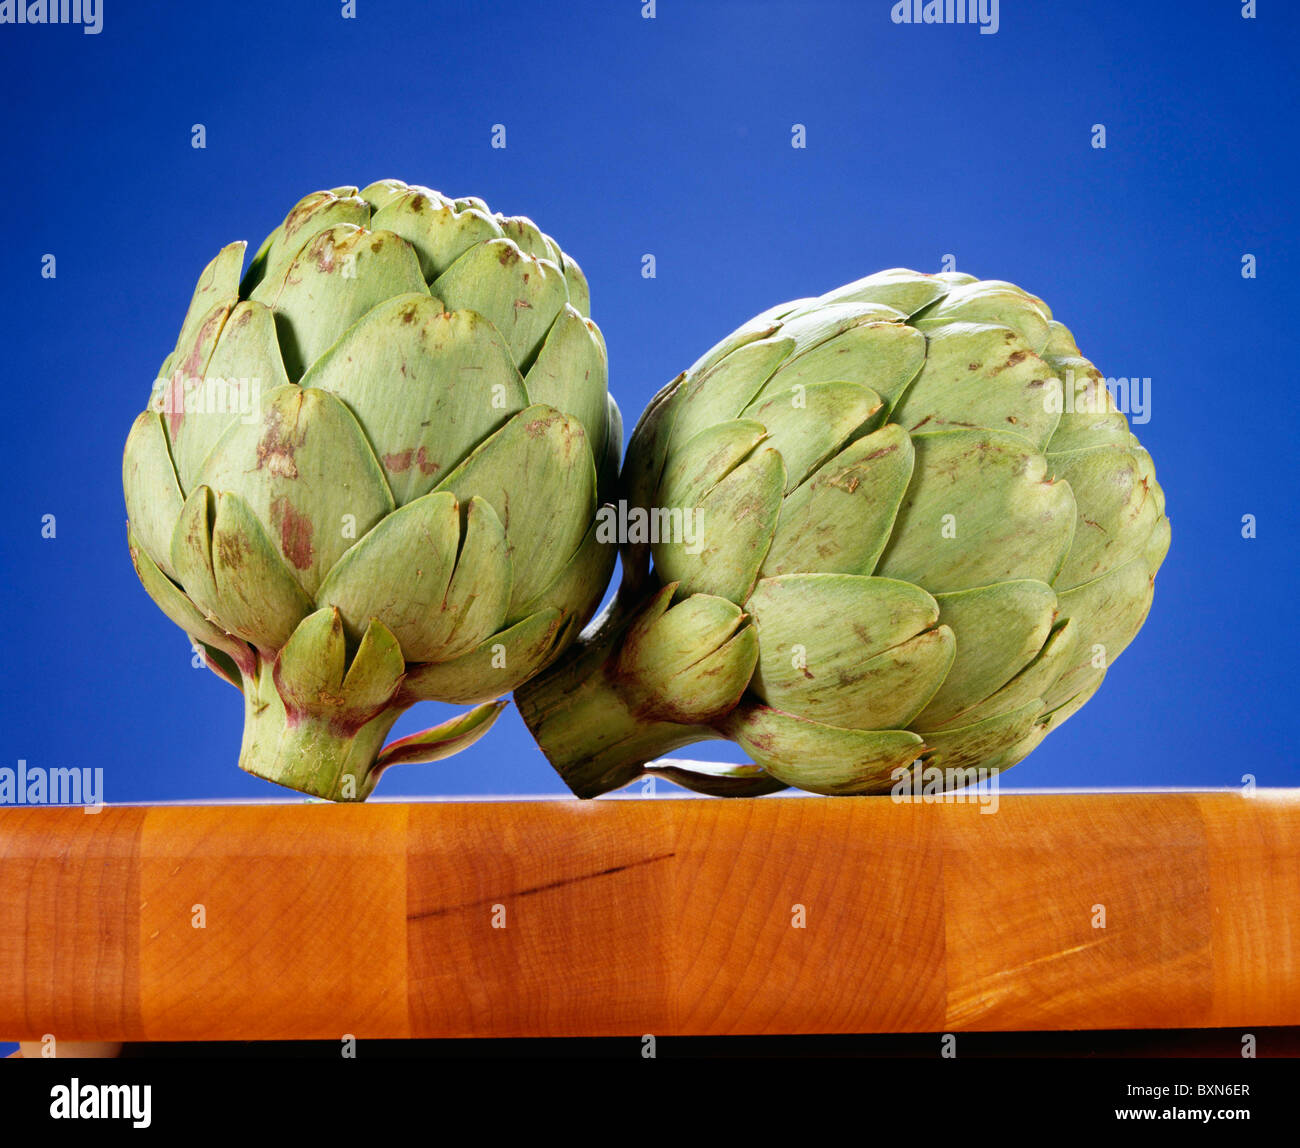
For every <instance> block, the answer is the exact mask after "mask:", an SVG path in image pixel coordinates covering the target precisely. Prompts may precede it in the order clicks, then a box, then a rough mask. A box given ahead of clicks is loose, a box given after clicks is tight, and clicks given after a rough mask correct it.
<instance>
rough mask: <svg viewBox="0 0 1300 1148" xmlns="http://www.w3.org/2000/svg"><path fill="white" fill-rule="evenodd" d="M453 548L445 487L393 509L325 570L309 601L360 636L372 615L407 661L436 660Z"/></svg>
mask: <svg viewBox="0 0 1300 1148" xmlns="http://www.w3.org/2000/svg"><path fill="white" fill-rule="evenodd" d="M459 546H460V506H459V504H458V503H457V501H456V499H455V497H454V496H453V495H451V494H449V493H447V492H445V491H444V492H440V493H437V494H426V495H424V497H422V498H417V499H416V500H415V501H414V502H408V503H407V504H406V505H405V506H401V507H398V509H396V510H395V511H393V513H392V514H390V515H388V516H387V517H386V518H384V519H383V520H382V521H381V522H379V523H378V525H376V526H375V528H374V529H373V530H371V531H370V532H369V533H368V534H366V536H365V537H364V538H362V539H361V541H359V542H358V543H357V544H356V545H355V546H353V547H352V548H351V549H350V550H349V551H348V552H347V553H346V554H344V555H343V557H342V558H340V559H339V561H338V563H337V564H336V565H335V566H334V567H333V568H332V569H331V570H330V572H329V573H328V574H327V575H326V576H325V580H324V581H323V582H322V583H321V585H320V589H319V590H317V592H316V601H317V602H318V603H319V604H320V605H321V606H333V607H335V608H336V609H337V610H338V612H339V614H340V615H341V616H342V619H343V625H344V628H345V629H346V631H347V633H348V634H349V636H350V637H352V638H353V639H354V640H356V639H359V638H360V636H361V634H362V633H363V631H364V630H365V629H366V627H367V625H368V624H369V621H370V619H371V618H379V619H381V620H382V621H383V623H384V625H385V626H387V627H388V629H389V630H391V631H392V633H393V635H394V637H396V639H397V641H398V644H399V645H400V646H401V648H402V652H403V654H404V655H405V657H406V660H407V661H410V662H422V661H426V660H429V659H433V658H436V657H437V655H438V651H439V650H440V649H441V648H442V645H443V641H444V640H445V634H443V633H441V632H440V625H439V622H440V619H439V618H438V614H439V611H440V610H441V609H442V606H443V599H444V598H445V597H446V594H447V587H448V585H449V584H450V583H451V576H452V571H453V570H454V569H455V565H456V554H457V551H458V549H459Z"/></svg>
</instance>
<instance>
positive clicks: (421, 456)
mask: <svg viewBox="0 0 1300 1148" xmlns="http://www.w3.org/2000/svg"><path fill="white" fill-rule="evenodd" d="M415 465H416V466H418V467H419V468H420V473H421V474H433V473H434V472H435V471H438V470H441V469H442V464H441V463H437V462H434V461H433V459H431V458H430V457H429V452H428V450H426V449H425V448H424V447H420V449H419V450H418V451H417V452H416V455H415Z"/></svg>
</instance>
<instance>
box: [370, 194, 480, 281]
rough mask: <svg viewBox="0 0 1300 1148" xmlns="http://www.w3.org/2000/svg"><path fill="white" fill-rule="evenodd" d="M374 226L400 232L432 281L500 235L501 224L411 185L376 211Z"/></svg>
mask: <svg viewBox="0 0 1300 1148" xmlns="http://www.w3.org/2000/svg"><path fill="white" fill-rule="evenodd" d="M371 226H372V227H376V228H383V229H384V230H385V231H391V232H393V233H394V234H395V235H400V236H401V237H402V238H403V239H405V240H406V241H407V243H409V244H410V245H411V246H412V247H413V248H415V253H416V255H418V256H419V258H420V274H421V275H423V276H424V280H425V282H426V283H432V282H433V281H434V280H435V279H437V278H438V276H439V275H441V274H442V273H443V272H444V271H446V270H447V268H448V267H450V266H451V265H452V264H453V263H455V262H456V260H457V259H459V258H460V257H461V256H462V255H464V254H465V252H466V251H468V250H469V249H470V248H471V247H475V246H477V245H478V244H480V243H486V242H487V241H488V240H490V239H499V238H500V237H501V234H502V231H501V226H500V225H499V224H498V223H497V221H496V220H495V219H493V218H492V217H491V216H490V215H488V214H486V213H485V212H483V211H479V210H477V209H475V208H472V207H466V208H464V209H461V208H458V207H457V206H456V205H455V204H453V203H451V202H450V201H448V200H445V199H442V198H441V197H439V198H436V199H435V198H433V195H432V194H431V193H430V192H429V190H428V188H408V189H407V190H406V191H405V192H403V193H402V194H401V195H398V196H395V197H394V198H392V199H391V200H389V201H388V202H387V203H385V204H384V205H383V207H381V208H379V210H378V211H376V212H375V215H374V220H373V222H372V223H371Z"/></svg>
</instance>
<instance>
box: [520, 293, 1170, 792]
mask: <svg viewBox="0 0 1300 1148" xmlns="http://www.w3.org/2000/svg"><path fill="white" fill-rule="evenodd" d="M620 495H621V499H623V500H625V502H626V505H625V506H624V507H623V510H624V515H623V518H624V519H625V520H626V521H627V522H628V523H630V524H631V525H632V527H633V532H632V533H629V535H628V537H626V538H624V539H622V540H621V541H622V542H623V564H624V579H623V583H622V585H621V587H620V589H619V592H618V595H617V597H616V599H615V600H614V602H613V603H611V605H610V607H609V609H608V610H607V611H606V613H605V614H604V615H603V616H602V618H601V619H600V620H599V621H598V622H597V623H596V624H594V625H593V627H592V630H591V631H590V632H589V633H588V634H585V635H584V636H583V638H582V640H580V641H579V642H578V643H577V644H576V645H574V646H573V647H571V648H570V650H569V651H568V652H567V653H566V654H565V655H564V656H563V657H562V658H561V659H560V660H559V661H557V662H556V663H555V664H554V665H553V666H552V667H551V668H550V669H548V670H547V671H546V672H544V673H543V674H541V675H539V676H538V677H536V678H534V679H532V681H530V682H529V683H527V684H526V685H524V686H523V687H522V688H521V689H520V690H519V691H517V693H516V701H517V703H518V705H519V708H520V712H521V714H522V715H523V717H524V720H525V721H526V722H527V724H528V726H529V728H530V729H531V731H532V732H533V735H534V736H535V737H536V739H537V741H538V743H539V744H540V745H541V747H542V749H543V750H544V752H545V753H546V754H547V756H548V758H549V759H550V761H551V763H552V764H553V765H554V766H555V767H556V769H557V770H558V771H559V773H560V774H561V776H562V777H563V778H564V780H565V781H566V782H567V783H568V785H569V786H570V788H571V789H572V790H573V791H574V792H575V793H577V794H578V795H579V796H582V797H592V796H595V795H597V794H600V793H603V792H605V791H607V790H610V789H614V788H617V787H619V786H622V785H625V784H627V783H628V782H630V781H632V780H633V779H635V778H636V777H638V776H639V775H641V774H642V773H643V772H645V771H647V770H649V771H659V772H661V773H662V774H663V775H666V776H668V777H670V778H671V779H672V780H674V781H677V782H679V783H681V784H683V785H685V786H687V787H689V788H692V789H696V790H699V791H701V792H705V793H713V794H722V795H728V794H729V795H754V794H761V793H768V792H772V791H775V790H779V789H783V788H785V787H787V786H797V787H799V788H801V789H805V790H809V791H811V792H814V793H822V794H871V793H883V792H888V791H889V790H891V789H892V788H893V787H894V786H895V785H896V784H899V782H900V781H911V779H912V778H913V775H914V772H915V771H916V770H918V769H924V770H925V771H926V774H927V776H934V774H933V773H932V770H938V771H939V774H938V775H939V776H940V777H941V778H942V779H943V781H944V784H945V785H946V786H947V787H948V788H952V787H955V786H958V785H961V784H963V783H965V782H968V781H969V780H971V779H972V776H973V775H972V774H971V772H970V771H972V770H979V769H987V770H1002V769H1005V768H1007V767H1009V766H1011V765H1013V764H1014V763H1016V762H1018V761H1020V760H1021V759H1023V758H1024V757H1025V756H1026V755H1027V754H1029V753H1030V752H1031V751H1032V750H1033V748H1034V747H1035V746H1036V745H1037V744H1038V743H1039V741H1041V740H1042V738H1043V737H1044V736H1046V734H1047V733H1048V732H1049V731H1051V730H1052V729H1054V728H1055V727H1057V726H1059V725H1060V724H1061V723H1062V722H1063V721H1065V720H1066V719H1067V718H1068V717H1069V716H1070V715H1071V714H1073V713H1075V712H1076V711H1077V710H1078V709H1079V708H1080V707H1081V706H1082V705H1083V704H1084V703H1085V702H1086V701H1087V700H1088V699H1089V698H1090V697H1091V696H1092V695H1093V694H1094V693H1095V692H1096V690H1097V689H1098V687H1099V686H1100V685H1101V682H1102V679H1103V678H1104V677H1105V673H1106V668H1107V667H1108V666H1109V665H1110V664H1111V663H1112V662H1113V661H1114V659H1115V658H1116V657H1117V656H1118V655H1119V654H1120V652H1121V651H1122V650H1123V649H1124V647H1125V646H1127V645H1128V643H1129V642H1130V641H1131V640H1132V638H1133V637H1134V635H1135V634H1136V633H1137V631H1138V629H1139V627H1140V626H1141V625H1142V622H1143V621H1144V620H1145V618H1146V615H1147V611H1148V610H1149V608H1150V605H1151V599H1152V593H1153V585H1154V578H1155V574H1156V571H1157V569H1158V568H1159V566H1160V564H1161V562H1162V560H1163V559H1164V556H1165V553H1166V551H1167V549H1168V547H1169V538H1170V535H1169V520H1168V518H1166V516H1165V504H1164V495H1163V493H1162V491H1161V489H1160V486H1159V484H1158V483H1157V482H1156V478H1155V471H1154V469H1153V466H1152V462H1151V458H1150V456H1149V455H1148V453H1147V452H1146V451H1145V450H1144V449H1143V448H1142V447H1141V446H1140V445H1139V443H1138V441H1137V439H1136V438H1135V437H1134V436H1133V435H1132V434H1131V433H1130V431H1129V428H1128V423H1127V421H1126V419H1125V417H1124V415H1123V413H1122V412H1120V411H1119V410H1118V409H1117V408H1116V406H1115V403H1114V401H1113V400H1112V397H1111V395H1110V393H1109V392H1108V390H1107V388H1106V386H1105V382H1104V379H1103V377H1102V376H1101V374H1100V372H1099V371H1098V370H1097V369H1096V368H1095V367H1094V366H1093V365H1092V364H1091V363H1090V362H1088V360H1086V359H1084V358H1083V357H1082V356H1081V354H1080V352H1079V349H1078V347H1077V346H1076V345H1075V342H1074V339H1073V337H1072V336H1071V334H1070V332H1069V331H1068V330H1067V329H1066V328H1065V327H1064V326H1062V325H1061V324H1060V323H1059V322H1056V321H1055V320H1054V319H1053V318H1052V313H1051V311H1050V310H1049V309H1048V307H1047V305H1046V304H1045V303H1044V302H1043V301H1042V300H1041V299H1039V298H1037V297H1035V296H1033V295H1030V294H1027V293H1026V292H1025V291H1022V290H1021V289H1020V288H1018V287H1015V286H1013V285H1012V284H1010V283H1005V282H1001V281H996V280H989V281H979V280H976V279H975V278H973V277H972V276H969V275H962V274H956V273H946V274H940V275H924V274H920V273H917V272H913V271H908V270H903V269H896V270H892V271H885V272H881V273H880V274H877V275H872V276H870V277H868V278H866V279H862V280H859V281H858V282H855V283H851V284H849V285H847V286H845V287H842V288H840V289H838V290H835V291H832V292H830V293H829V294H826V295H823V296H821V297H820V298H816V299H803V300H798V301H796V302H793V303H787V304H784V305H783V306H779V307H775V308H773V309H772V310H769V311H766V312H764V313H763V314H761V315H759V316H757V317H756V318H754V319H752V320H751V321H750V322H748V323H746V324H745V325H744V326H742V327H741V328H740V329H739V330H737V331H736V332H734V333H733V334H732V335H730V336H728V337H727V338H726V339H724V340H723V341H722V342H721V343H719V344H718V345H717V346H716V347H714V348H713V349H712V350H710V351H709V352H708V353H707V354H705V355H704V356H703V358H701V359H700V360H699V361H698V362H696V363H695V364H694V366H692V367H691V368H690V369H689V370H688V371H686V372H685V373H684V374H682V375H680V376H679V377H678V378H676V379H674V380H673V381H672V382H671V383H670V384H669V385H668V386H667V387H665V388H664V390H662V391H661V392H660V393H659V394H658V395H657V396H656V397H655V398H654V400H653V401H652V402H651V403H650V405H649V407H648V408H647V410H646V412H645V413H644V415H643V416H642V418H641V420H640V422H639V423H638V425H637V428H636V430H635V432H634V434H633V436H632V441H631V443H630V445H629V447H628V453H627V456H626V459H625V461H624V466H623V472H622V477H621V491H620ZM686 523H693V526H694V529H693V530H686V529H684V526H685V524H686ZM638 525H639V528H640V533H637V532H636V530H637V528H638ZM664 526H666V527H670V528H671V527H677V528H676V529H667V530H661V531H659V532H658V534H657V536H656V533H655V531H654V529H653V528H654V527H664ZM652 560H653V567H652V566H651V562H652ZM709 738H728V739H731V740H734V741H736V742H738V743H739V744H740V745H741V746H742V747H743V748H744V749H745V751H746V753H747V754H748V755H750V756H751V757H752V758H753V762H752V763H751V764H746V765H740V766H736V765H723V764H718V765H711V764H707V763H687V762H674V761H672V760H671V759H668V760H664V761H659V760H656V759H658V758H660V755H662V754H665V753H667V752H669V751H671V750H673V749H676V748H678V747H680V746H682V745H686V744H688V743H690V742H695V741H700V740H703V739H709ZM963 779H964V780H963Z"/></svg>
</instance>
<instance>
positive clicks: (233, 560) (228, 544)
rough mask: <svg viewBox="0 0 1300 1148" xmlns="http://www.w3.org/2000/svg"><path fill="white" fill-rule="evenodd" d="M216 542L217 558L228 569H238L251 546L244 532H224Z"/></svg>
mask: <svg viewBox="0 0 1300 1148" xmlns="http://www.w3.org/2000/svg"><path fill="white" fill-rule="evenodd" d="M216 543H217V559H218V561H219V562H220V563H221V564H222V565H223V566H225V567H226V569H227V570H238V569H239V568H240V567H241V566H242V565H243V564H244V556H245V555H246V554H247V553H248V552H249V549H250V547H249V545H248V539H247V538H245V537H244V536H243V535H242V534H222V535H221V536H220V537H219V538H217V539H216Z"/></svg>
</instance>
